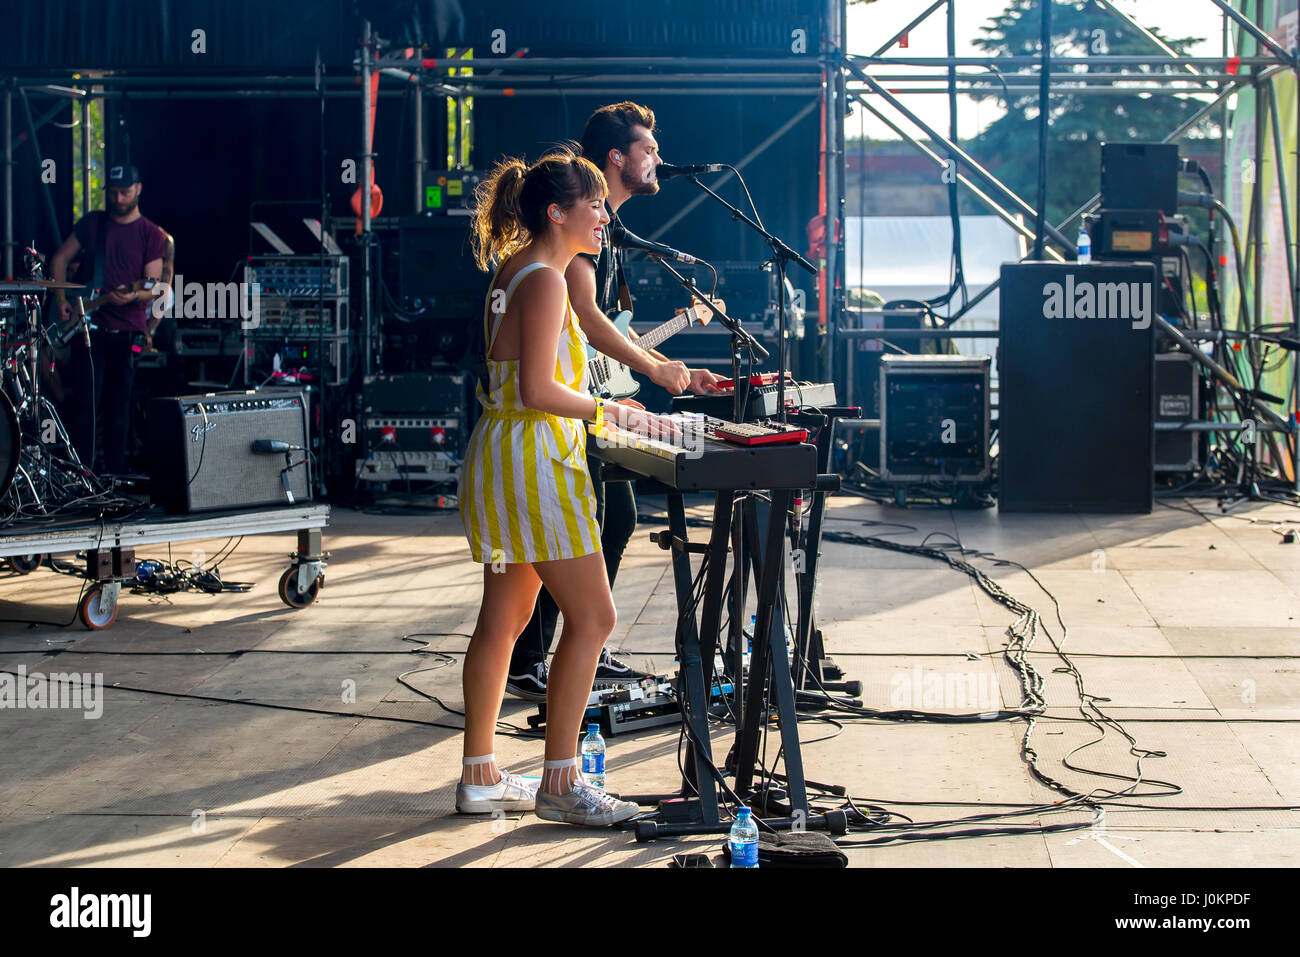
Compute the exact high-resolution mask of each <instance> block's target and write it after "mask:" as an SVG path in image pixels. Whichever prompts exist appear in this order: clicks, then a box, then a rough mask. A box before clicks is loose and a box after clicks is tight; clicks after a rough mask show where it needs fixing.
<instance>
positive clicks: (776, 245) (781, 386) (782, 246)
mask: <svg viewBox="0 0 1300 957" xmlns="http://www.w3.org/2000/svg"><path fill="white" fill-rule="evenodd" d="M736 175H737V176H739V175H740V174H739V173H737V174H736ZM685 179H686V180H687V181H688V182H690V183H694V184H695V185H696V186H697V187H699V188H700V189H702V190H703V191H704V192H705V194H707V195H708V196H711V197H712V198H713V199H714V200H716V201H717V202H719V203H721V204H722V205H723V206H724V207H725V208H726V209H728V210H730V211H731V218H732V219H733V220H739V221H740V222H742V223H744V224H745V225H746V226H748V227H749V228H750V229H752V230H754V232H756V233H758V234H759V235H760V236H762V237H763V240H764V241H765V242H766V243H767V244H768V245H769V246H770V247H772V258H771V259H769V260H768V261H767V262H766V263H764V264H763V265H764V266H768V265H771V264H775V265H776V294H777V305H776V315H777V326H776V328H777V340H776V349H777V352H776V355H777V361H776V365H777V370H776V407H777V411H778V414H779V415H780V416H781V422H782V423H783V424H784V422H785V370H786V361H785V269H786V265H787V264H788V263H792V262H793V263H798V264H799V265H800V266H802V267H803V268H804V269H806V270H807V271H808V272H809V273H810V274H811V275H814V276H815V275H817V267H815V266H814V265H813V264H812V263H810V262H809V261H808V260H807V259H805V258H804V257H803V256H801V255H799V254H798V253H797V252H795V251H794V250H793V249H791V248H790V247H789V246H788V245H786V243H785V242H783V241H782V240H781V239H780V238H779V237H777V236H774V235H773V234H772V233H770V232H768V231H767V229H766V228H764V227H763V226H762V225H761V224H759V223H756V222H755V221H754V220H752V219H750V218H749V217H748V216H747V215H745V213H744V211H743V210H741V209H740V208H739V207H737V206H734V205H732V204H731V203H729V202H727V201H726V200H725V199H723V198H722V197H721V196H719V195H718V194H717V193H715V192H714V191H713V190H711V189H709V187H707V186H705V185H704V184H703V183H701V182H700V181H699V179H698V178H697V177H695V176H687V177H685ZM736 421H737V422H739V421H741V420H740V419H739V418H737V419H736Z"/></svg>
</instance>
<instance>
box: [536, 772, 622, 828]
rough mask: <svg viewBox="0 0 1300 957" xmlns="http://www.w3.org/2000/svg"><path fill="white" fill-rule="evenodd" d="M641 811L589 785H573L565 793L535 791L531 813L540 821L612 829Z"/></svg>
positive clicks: (576, 783)
mask: <svg viewBox="0 0 1300 957" xmlns="http://www.w3.org/2000/svg"><path fill="white" fill-rule="evenodd" d="M640 810H641V808H640V807H639V806H638V805H636V804H633V803H632V802H631V801H620V800H619V799H618V798H615V797H611V796H610V795H608V794H606V793H605V792H604V791H603V790H601V789H600V788H598V787H596V786H595V785H592V784H583V783H582V782H581V781H577V782H574V785H573V790H572V791H570V792H569V793H568V794H552V793H550V792H549V791H538V792H537V807H536V809H535V811H534V813H535V814H536V815H537V816H538V817H539V818H541V819H542V820H543V821H558V822H560V823H561V824H579V825H585V826H587V827H612V826H613V825H615V824H619V823H621V822H623V821H626V820H627V819H628V818H630V817H635V816H636V814H637V813H638V812H639V811H640Z"/></svg>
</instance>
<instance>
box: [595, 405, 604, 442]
mask: <svg viewBox="0 0 1300 957" xmlns="http://www.w3.org/2000/svg"><path fill="white" fill-rule="evenodd" d="M592 424H593V428H592V431H593V432H595V433H596V434H597V435H601V434H603V433H604V431H605V400H604V399H597V400H596V418H595V419H594V420H592Z"/></svg>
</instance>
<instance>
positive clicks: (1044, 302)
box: [998, 262, 1159, 512]
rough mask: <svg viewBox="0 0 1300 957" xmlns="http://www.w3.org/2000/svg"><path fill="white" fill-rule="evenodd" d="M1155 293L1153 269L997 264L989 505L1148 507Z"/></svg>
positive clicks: (1112, 265)
mask: <svg viewBox="0 0 1300 957" xmlns="http://www.w3.org/2000/svg"><path fill="white" fill-rule="evenodd" d="M1158 288H1159V287H1158V285H1157V275H1156V267H1155V266H1154V265H1153V264H1151V263H1093V264H1090V265H1079V264H1077V263H1038V262H1034V263H1008V264H1007V265H1004V266H1003V267H1002V282H1001V300H1000V309H999V314H1000V320H999V327H1000V332H999V346H998V379H999V386H998V410H999V423H998V435H999V448H1000V455H999V494H998V508H999V509H1001V510H1003V511H1008V512H1010V511H1020V512H1027V511H1035V512H1056V511H1060V512H1149V511H1151V506H1152V485H1153V466H1154V451H1153V449H1154V441H1153V435H1152V431H1153V428H1154V426H1153V410H1154V400H1153V395H1154V390H1153V378H1154V371H1153V369H1154V349H1153V342H1152V327H1153V323H1154V315H1155V295H1156V291H1157V289H1158Z"/></svg>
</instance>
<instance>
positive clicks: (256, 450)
mask: <svg viewBox="0 0 1300 957" xmlns="http://www.w3.org/2000/svg"><path fill="white" fill-rule="evenodd" d="M252 451H253V454H254V455H285V454H288V453H289V452H295V451H297V452H302V451H305V449H303V447H302V446H301V445H290V444H289V443H288V442H281V441H280V440H279V439H254V440H253V448H252Z"/></svg>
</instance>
